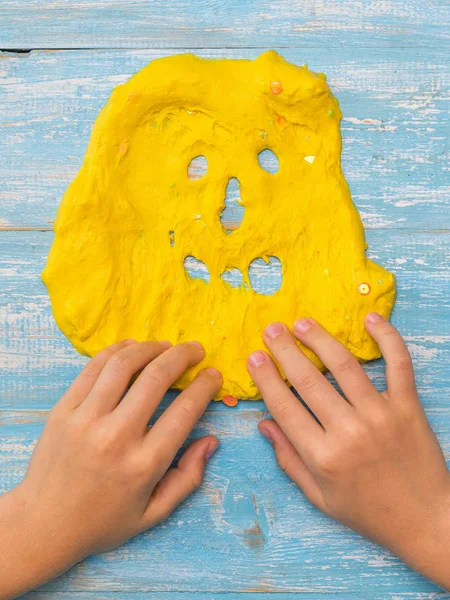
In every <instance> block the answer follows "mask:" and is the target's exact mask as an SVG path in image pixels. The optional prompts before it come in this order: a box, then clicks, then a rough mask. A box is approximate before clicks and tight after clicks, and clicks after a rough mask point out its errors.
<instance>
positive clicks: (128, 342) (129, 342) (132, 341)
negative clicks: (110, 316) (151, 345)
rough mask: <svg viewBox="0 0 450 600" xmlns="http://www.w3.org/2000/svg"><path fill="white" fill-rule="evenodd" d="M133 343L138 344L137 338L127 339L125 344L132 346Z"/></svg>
mask: <svg viewBox="0 0 450 600" xmlns="http://www.w3.org/2000/svg"><path fill="white" fill-rule="evenodd" d="M131 344H136V340H127V341H126V342H125V346H131Z"/></svg>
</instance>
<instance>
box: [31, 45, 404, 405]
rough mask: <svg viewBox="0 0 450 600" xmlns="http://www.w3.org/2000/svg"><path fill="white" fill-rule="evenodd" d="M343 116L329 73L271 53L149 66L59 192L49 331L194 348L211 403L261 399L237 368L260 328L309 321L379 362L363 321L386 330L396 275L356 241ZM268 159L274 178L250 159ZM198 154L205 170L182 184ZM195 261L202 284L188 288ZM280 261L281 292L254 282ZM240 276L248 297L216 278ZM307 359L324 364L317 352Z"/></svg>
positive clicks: (85, 345) (119, 99)
mask: <svg viewBox="0 0 450 600" xmlns="http://www.w3.org/2000/svg"><path fill="white" fill-rule="evenodd" d="M340 119H341V112H340V110H339V105H338V102H337V100H336V98H335V97H334V96H333V95H332V93H331V92H330V89H329V88H328V85H327V84H326V81H325V76H324V75H323V74H320V73H313V72H311V71H309V70H308V69H307V68H306V67H298V66H296V65H293V64H290V63H288V62H286V61H285V60H284V59H283V58H282V57H280V56H279V55H278V54H277V53H276V52H273V51H270V52H265V53H264V54H262V55H261V56H259V57H258V58H257V59H256V60H227V59H221V60H205V59H201V58H198V57H196V56H193V55H191V54H183V55H179V56H171V57H168V58H162V59H159V60H155V61H153V62H152V63H150V64H149V65H148V66H147V67H145V68H144V69H142V70H141V71H140V72H139V73H137V74H136V75H134V77H132V78H131V79H130V80H129V81H128V82H127V83H126V84H124V85H120V86H118V87H117V88H115V89H114V91H113V93H112V95H111V97H110V99H109V101H108V102H107V104H106V106H105V107H104V108H103V110H102V111H101V113H100V115H99V117H98V119H97V121H96V123H95V126H94V128H93V132H92V136H91V140H90V143H89V146H88V149H87V153H86V156H85V160H84V163H83V166H82V168H81V170H80V172H79V173H78V175H77V177H76V178H75V180H74V181H73V183H72V184H71V185H70V187H69V189H68V190H67V192H66V194H65V196H64V198H63V200H62V202H61V205H60V208H59V211H58V215H57V219H56V222H55V233H56V235H55V240H54V243H53V246H52V248H51V251H50V254H49V257H48V261H47V265H46V268H45V270H44V272H43V275H42V277H43V280H44V282H45V284H46V285H47V288H48V291H49V293H50V297H51V301H52V307H53V313H54V316H55V319H56V321H57V323H58V325H59V327H60V328H61V329H62V331H63V332H64V334H65V335H66V336H67V337H68V338H69V340H70V341H71V342H72V344H73V345H74V346H75V348H76V349H77V350H79V351H80V352H81V353H83V354H87V355H89V356H92V355H94V354H96V353H97V352H99V351H100V350H101V349H102V348H104V347H105V346H107V345H109V344H112V343H114V342H116V341H118V340H122V339H127V338H133V339H136V340H138V341H143V340H158V339H168V340H170V341H171V342H172V343H173V344H175V343H179V342H183V341H187V340H198V341H200V342H201V343H202V344H203V346H204V348H205V350H206V358H205V359H204V360H203V361H202V363H200V364H199V365H197V366H195V367H194V368H192V369H190V370H189V371H188V372H187V373H186V374H185V375H184V376H183V377H182V378H181V379H180V380H179V381H177V382H176V384H175V386H174V387H176V388H178V389H183V388H184V387H186V385H188V384H189V383H190V382H191V381H192V379H193V378H194V377H195V375H196V373H197V372H198V371H199V370H200V369H202V368H205V367H215V368H217V369H218V370H219V371H221V373H222V374H223V377H224V383H223V387H222V389H221V390H220V392H219V394H218V396H217V398H224V397H225V396H233V397H236V398H249V399H257V398H260V396H259V394H258V390H257V389H256V387H255V384H254V383H253V381H252V380H251V377H250V375H249V373H248V371H247V368H246V360H247V357H248V355H249V354H250V352H252V351H254V350H257V349H262V348H264V344H263V342H262V334H263V330H264V328H265V327H266V326H267V325H268V324H269V323H271V322H273V321H283V322H285V323H286V324H288V326H289V327H291V326H292V324H293V323H294V321H295V320H296V319H298V318H300V317H313V318H314V319H316V320H317V321H318V322H319V323H321V324H322V325H323V326H324V327H325V328H326V329H327V330H328V331H329V332H330V333H331V334H332V335H334V336H335V337H336V338H337V339H338V340H340V341H341V342H342V343H343V344H345V346H347V348H349V349H350V350H351V352H352V353H353V354H354V355H355V356H356V357H357V358H358V359H359V360H361V361H364V360H370V359H373V358H376V357H378V356H379V355H380V353H379V349H378V347H377V345H376V344H375V342H374V341H373V340H372V339H371V338H370V336H369V335H368V334H367V332H366V331H365V329H364V317H365V315H366V314H367V313H369V312H371V311H377V312H379V313H381V314H382V315H384V316H385V317H389V315H390V312H391V309H392V306H393V303H394V298H395V284H394V278H393V275H392V274H391V273H389V272H387V271H386V270H384V269H383V268H381V267H380V266H378V265H376V264H375V263H373V262H372V261H370V260H368V259H367V258H366V256H365V250H366V243H365V238H364V229H363V226H362V223H361V219H360V217H359V215H358V212H357V210H356V208H355V206H354V205H353V203H352V200H351V196H350V192H349V189H348V186H347V183H346V181H345V179H344V176H343V173H342V170H341V165H340V155H341V136H340V126H339V124H340ZM265 149H270V150H271V151H272V152H273V153H274V154H275V155H276V157H277V159H278V163H279V169H278V171H277V172H276V173H274V174H272V173H269V172H267V171H266V170H264V169H263V168H262V167H261V166H260V163H259V161H258V155H259V153H260V152H261V151H263V150H265ZM197 156H204V157H206V160H207V171H206V173H205V174H204V175H203V176H202V177H200V178H197V179H192V178H190V177H189V176H188V166H189V165H190V163H191V161H192V159H193V158H195V157H197ZM233 178H236V179H238V181H239V184H240V197H241V203H242V206H243V207H244V208H245V212H244V217H243V221H242V223H241V224H240V226H239V227H238V228H237V229H235V230H234V231H233V232H232V233H231V234H230V233H229V232H227V231H226V230H225V228H224V227H223V226H222V223H221V221H220V216H221V213H222V211H223V209H224V201H225V194H226V189H227V185H228V183H229V181H230V179H233ZM188 256H191V257H195V258H196V259H198V260H199V261H202V262H203V263H204V264H205V265H206V267H207V269H208V271H209V274H210V280H209V282H208V283H207V282H205V281H202V280H200V279H195V278H192V277H190V276H189V274H188V273H187V272H186V270H185V265H184V261H185V259H186V257H188ZM270 257H277V258H278V259H279V260H280V261H281V266H282V283H281V287H280V289H279V291H277V292H276V293H274V294H272V295H263V294H260V293H257V292H255V291H254V290H253V289H252V286H251V283H250V279H249V276H248V270H249V266H250V264H251V263H252V261H253V260H254V259H257V258H263V259H264V260H266V261H268V260H269V259H270ZM233 268H237V269H239V271H240V272H241V273H242V276H243V284H242V285H241V286H240V287H237V288H236V287H232V286H231V285H230V284H229V283H227V282H226V281H225V280H224V279H223V278H222V277H221V276H222V275H223V274H224V273H225V272H226V271H228V270H230V269H233ZM303 350H304V351H305V352H306V354H307V355H308V356H309V357H310V358H311V359H312V360H313V361H314V362H315V364H316V365H318V366H319V367H322V365H321V363H320V361H319V360H318V358H317V357H316V356H314V355H313V354H312V352H311V351H310V350H308V349H305V348H303Z"/></svg>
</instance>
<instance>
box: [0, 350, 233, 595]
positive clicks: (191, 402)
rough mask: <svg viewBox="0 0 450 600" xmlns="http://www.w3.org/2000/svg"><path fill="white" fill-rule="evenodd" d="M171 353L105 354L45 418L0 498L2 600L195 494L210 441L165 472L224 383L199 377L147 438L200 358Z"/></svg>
mask: <svg viewBox="0 0 450 600" xmlns="http://www.w3.org/2000/svg"><path fill="white" fill-rule="evenodd" d="M169 346H170V344H169V343H168V342H159V343H158V342H143V343H133V342H132V341H129V342H120V343H118V344H115V345H113V346H111V347H109V348H107V349H106V350H104V351H103V352H100V353H99V354H98V355H97V356H96V357H95V358H93V359H92V360H91V361H90V362H89V363H88V364H87V366H86V367H85V368H84V370H83V371H82V372H81V374H80V375H79V376H78V377H77V379H76V380H75V381H74V383H73V384H72V386H71V387H70V388H69V389H68V391H67V392H66V393H65V394H64V396H63V397H62V398H61V400H60V401H59V402H58V404H57V405H56V406H55V407H54V409H53V410H52V411H51V413H50V417H49V419H48V422H47V424H46V426H45V428H44V431H43V433H42V436H41V438H40V439H39V442H38V445H37V447H36V449H35V451H34V453H33V455H32V458H31V461H30V465H29V468H28V471H27V474H26V476H25V478H24V480H23V482H22V483H21V484H20V485H19V486H18V487H17V488H15V489H14V490H12V491H11V492H9V493H8V494H5V495H4V496H2V497H1V498H0V532H1V536H0V543H1V544H2V545H4V548H5V551H2V550H1V548H0V554H1V556H2V560H1V561H0V599H5V598H11V597H14V596H16V595H18V594H20V593H23V592H24V591H26V590H28V589H31V588H34V587H36V586H37V585H39V584H41V583H43V582H44V581H46V580H48V579H51V578H53V577H55V576H56V575H58V574H60V573H62V572H63V571H65V570H66V569H68V568H69V567H70V566H72V565H73V564H75V563H76V562H78V561H80V560H81V559H82V558H84V557H86V556H88V555H90V554H92V553H95V552H100V551H104V550H109V549H111V548H115V547H116V546H118V545H120V544H122V543H123V542H125V541H126V540H128V539H130V538H131V537H133V536H134V535H136V534H137V533H139V532H141V531H143V530H145V529H148V528H149V527H153V526H154V525H156V524H157V523H159V522H160V521H162V520H163V519H165V518H166V517H167V516H168V515H169V514H170V513H171V512H172V511H173V510H174V509H175V508H176V507H177V506H178V504H180V502H182V501H183V499H184V498H186V497H187V496H188V495H189V494H191V492H193V491H194V489H195V488H196V487H198V486H199V485H200V483H201V481H202V478H203V473H204V469H205V464H206V461H207V460H208V458H209V457H210V456H211V455H212V453H213V452H214V451H215V450H216V448H217V446H218V443H219V442H218V440H217V438H215V437H213V436H207V437H204V438H202V439H200V440H197V441H196V442H194V443H193V444H192V445H191V446H190V447H189V448H188V450H187V451H186V452H185V453H184V455H183V457H182V458H181V460H180V461H179V463H178V465H177V467H176V468H170V466H171V463H172V461H173V459H174V457H175V455H176V454H177V452H178V450H179V449H180V447H181V445H182V444H183V442H184V441H185V440H186V438H187V436H188V435H189V433H190V432H191V430H192V428H193V427H194V425H195V423H196V422H197V420H198V419H199V418H200V416H201V415H202V414H203V412H204V410H205V408H206V407H207V405H208V403H209V401H210V400H211V399H212V398H213V397H214V396H215V394H216V393H217V392H218V390H219V389H220V387H221V383H222V378H221V375H220V374H219V373H218V372H217V371H215V370H213V369H206V370H204V371H202V372H200V373H199V375H198V376H197V378H196V379H195V380H194V381H193V382H192V383H191V384H190V385H189V386H188V387H187V388H186V389H185V390H184V391H183V392H182V393H181V394H180V395H179V396H178V398H177V399H176V400H175V401H174V402H173V403H172V404H171V406H170V407H169V408H168V409H167V410H166V411H165V412H164V413H163V415H162V416H161V417H160V418H159V419H158V421H157V422H156V424H155V425H154V426H153V427H152V428H151V429H150V430H148V427H147V423H148V421H149V419H150V418H151V416H152V415H153V413H154V412H155V410H156V408H157V407H158V405H159V403H160V401H161V400H162V398H163V396H164V394H165V393H166V391H167V389H168V388H169V387H170V386H171V385H172V384H173V383H174V382H175V381H176V380H177V379H178V378H179V377H180V376H181V375H182V374H183V373H184V371H185V370H186V369H187V368H188V367H190V366H192V365H194V364H196V363H198V362H199V361H200V360H201V359H202V358H203V357H204V350H203V348H202V347H201V346H200V344H198V343H197V342H189V343H185V344H180V345H178V346H174V347H169ZM141 369H143V371H142V372H141V374H140V375H139V377H138V378H137V379H136V381H135V382H134V384H133V385H132V386H131V388H130V389H129V391H128V392H127V394H126V396H125V398H124V399H123V400H122V401H121V402H120V400H121V397H122V396H123V394H124V392H125V391H126V389H127V386H128V385H129V382H130V379H131V378H132V376H133V375H134V374H135V373H136V372H138V371H140V370H141Z"/></svg>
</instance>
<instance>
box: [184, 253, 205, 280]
mask: <svg viewBox="0 0 450 600" xmlns="http://www.w3.org/2000/svg"><path fill="white" fill-rule="evenodd" d="M184 270H185V271H186V273H187V274H188V275H189V277H190V278H191V279H202V280H203V281H206V283H209V271H208V267H207V266H206V265H205V263H203V262H202V261H201V260H198V258H195V256H191V255H189V256H186V258H185V259H184Z"/></svg>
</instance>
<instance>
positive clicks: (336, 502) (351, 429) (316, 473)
mask: <svg viewBox="0 0 450 600" xmlns="http://www.w3.org/2000/svg"><path fill="white" fill-rule="evenodd" d="M366 328H367V330H368V332H369V333H370V335H371V336H372V337H373V338H374V339H375V340H376V341H377V342H378V343H379V345H380V348H381V350H382V353H383V356H384V358H385V359H386V364H387V371H386V378H387V384H388V389H387V391H386V392H383V393H379V392H377V390H376V389H375V388H374V386H373V385H372V383H371V382H370V380H369V378H368V377H367V375H366V374H365V373H364V371H363V369H362V368H361V366H360V365H359V363H358V361H357V360H356V359H355V358H354V357H353V355H352V354H351V353H350V352H349V351H348V350H347V349H346V348H345V347H344V346H342V345H341V344H340V343H339V342H338V341H336V340H335V339H334V338H333V337H331V336H330V335H329V334H328V333H327V332H326V331H325V330H324V329H323V328H322V327H320V325H318V324H317V323H316V322H314V321H313V320H312V319H304V320H300V321H297V322H296V323H295V325H294V334H295V336H296V337H297V338H298V339H299V340H300V341H301V342H302V343H303V344H304V345H305V346H308V347H309V348H311V349H312V350H313V351H314V352H315V353H316V354H317V355H318V356H319V358H320V359H321V360H322V362H323V363H324V364H325V365H326V366H327V367H328V368H329V370H330V371H331V373H332V374H333V376H334V377H335V378H336V381H337V383H338V384H339V386H340V388H341V390H342V392H343V394H344V395H345V398H346V399H344V398H343V397H342V396H341V395H340V394H339V393H338V392H337V391H336V390H335V389H334V388H333V387H332V385H331V384H330V383H329V382H328V381H327V379H326V378H325V377H324V376H323V375H322V374H321V373H320V371H319V370H318V369H316V367H315V366H314V365H313V364H312V362H311V361H310V360H308V358H307V357H306V356H305V355H304V354H303V352H302V351H301V350H300V348H299V347H298V346H297V345H296V343H295V340H294V338H293V337H292V336H291V334H290V333H289V331H288V329H287V327H286V326H285V325H282V324H280V323H273V324H272V325H270V326H269V327H268V328H267V329H266V331H265V335H264V341H265V343H266V344H267V346H268V348H269V349H270V351H271V352H272V354H273V356H274V357H275V358H276V359H277V360H278V361H279V363H280V365H281V367H282V369H283V371H284V373H285V374H286V377H287V378H288V381H290V383H291V384H292V385H293V386H294V388H295V389H296V390H297V392H298V393H299V394H300V396H301V397H302V399H303V400H304V401H305V403H306V404H307V405H308V407H309V408H310V409H311V410H312V411H313V413H314V414H315V415H316V417H317V418H318V420H319V421H320V423H321V424H319V423H317V422H316V420H315V419H314V418H313V417H312V416H311V414H310V413H309V412H308V410H307V409H306V408H305V407H304V406H303V405H302V404H301V403H300V402H299V401H298V400H297V399H296V397H295V396H294V394H293V393H292V392H291V391H290V390H289V388H288V386H287V385H286V384H285V383H284V382H283V380H282V378H281V377H280V375H279V373H278V370H277V368H276V366H275V364H274V363H273V361H272V360H271V358H270V357H269V356H268V354H266V353H265V352H255V353H253V354H252V355H251V356H250V357H249V361H248V368H249V371H250V373H251V375H252V377H253V379H254V381H255V383H256V385H257V386H258V388H259V390H260V392H261V394H262V396H263V398H264V400H265V402H266V404H267V406H268V408H269V410H270V412H271V414H272V415H273V417H274V419H275V422H274V421H271V420H266V421H262V422H261V423H260V431H261V433H262V434H263V435H264V436H265V437H266V438H267V439H268V440H269V441H271V443H272V444H273V446H274V449H275V454H276V458H277V460H278V464H279V466H280V467H281V469H283V471H285V472H286V473H287V475H288V476H289V477H290V478H291V479H292V480H293V481H294V482H295V483H296V484H297V485H298V486H299V487H300V488H301V489H302V490H303V492H304V493H305V495H306V497H307V498H308V499H309V500H310V501H311V502H312V503H313V504H314V505H315V506H316V507H318V508H319V509H320V510H322V511H324V512H325V513H327V514H328V515H330V516H331V517H333V518H335V519H337V520H338V521H341V522H342V523H344V524H346V525H348V526H349V527H351V528H352V529H354V530H355V531H357V532H359V533H360V534H362V535H364V536H367V537H369V538H371V539H373V540H375V541H376V542H378V543H379V544H381V545H383V546H385V547H386V548H389V549H390V550H392V551H393V552H395V553H396V554H398V556H400V558H402V559H403V560H404V561H405V562H407V563H408V564H409V565H410V566H412V567H414V568H416V569H417V570H420V571H422V572H423V573H424V574H426V575H428V577H430V578H433V579H435V580H436V581H437V582H439V583H440V584H441V585H444V586H450V571H449V569H448V563H449V560H450V476H449V472H448V469H447V466H446V464H445V460H444V457H443V454H442V451H441V449H440V447H439V444H438V442H437V439H436V437H435V435H434V433H433V431H432V430H431V428H430V426H429V424H428V422H427V420H426V417H425V414H424V412H423V409H422V406H421V404H420V401H419V398H418V395H417V391H416V387H415V383H414V373H413V367H412V363H411V358H410V355H409V353H408V350H407V348H406V346H405V344H404V342H403V340H402V338H401V337H400V335H399V334H398V332H397V331H396V329H394V327H393V326H392V325H390V323H388V322H387V321H386V320H385V319H383V318H382V317H380V316H379V315H377V314H375V313H372V314H370V315H369V316H368V317H367V319H366Z"/></svg>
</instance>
